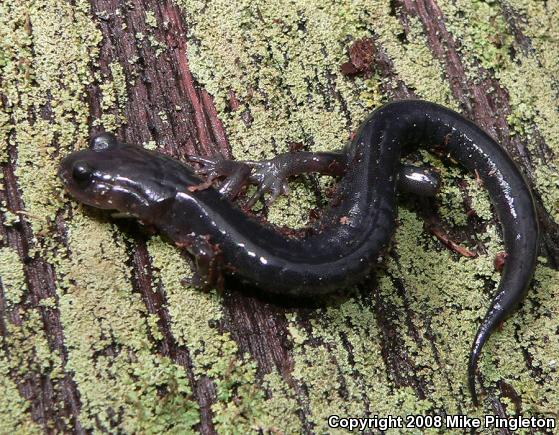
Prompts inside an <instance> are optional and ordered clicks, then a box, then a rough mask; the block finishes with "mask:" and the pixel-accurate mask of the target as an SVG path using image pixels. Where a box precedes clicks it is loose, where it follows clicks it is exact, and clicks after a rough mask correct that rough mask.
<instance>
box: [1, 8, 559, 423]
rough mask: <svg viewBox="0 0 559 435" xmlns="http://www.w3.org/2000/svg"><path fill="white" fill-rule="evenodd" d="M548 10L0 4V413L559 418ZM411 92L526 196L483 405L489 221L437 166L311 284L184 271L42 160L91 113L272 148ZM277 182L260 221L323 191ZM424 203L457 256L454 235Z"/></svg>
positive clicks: (294, 221)
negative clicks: (203, 282)
mask: <svg viewBox="0 0 559 435" xmlns="http://www.w3.org/2000/svg"><path fill="white" fill-rule="evenodd" d="M557 13H559V3H558V2H557V1H556V0H554V1H548V2H535V1H534V2H516V1H509V2H487V3H484V2H477V1H476V2H462V1H454V2H447V1H443V0H439V1H434V0H416V1H408V0H397V1H391V2H388V1H377V2H365V1H363V2H361V1H354V2H342V3H340V2H335V1H332V2H302V3H301V4H297V5H295V4H292V3H291V2H282V3H281V4H278V5H276V4H268V3H266V2H242V1H239V2H237V3H236V4H230V2H225V1H223V2H221V1H216V2H204V1H203V2H199V3H198V2H196V1H194V0H178V1H176V2H173V1H172V0H162V1H156V0H131V1H128V2H120V1H118V0H92V1H91V2H90V3H87V2H85V1H82V0H77V1H75V2H65V1H55V2H49V1H46V0H45V1H44V2H19V3H18V4H10V5H8V4H0V165H1V169H2V179H1V182H2V184H1V186H0V206H1V207H2V208H1V209H0V212H1V218H2V225H0V282H1V284H2V285H1V286H0V333H1V335H2V337H3V341H2V349H1V351H0V375H1V376H0V378H2V380H1V381H0V382H2V384H1V385H2V388H3V390H5V391H6V394H5V395H4V397H3V398H0V408H1V409H2V411H0V432H2V433H4V432H6V433H8V432H14V431H16V430H19V431H20V432H33V431H42V432H49V433H50V432H77V433H88V432H93V431H102V432H139V433H143V432H164V431H171V430H176V431H178V432H192V431H200V432H202V433H214V432H224V433H231V432H242V431H251V432H284V433H288V432H304V433H313V432H327V431H329V428H328V422H327V417H328V416H329V415H333V414H338V415H340V416H352V417H372V416H379V417H387V416H389V415H394V416H406V415H412V414H418V415H437V416H441V417H443V418H444V417H445V416H446V415H454V414H467V415H469V416H472V417H481V416H482V415H484V414H495V415H498V416H500V417H514V416H515V415H523V416H526V417H529V416H533V415H543V416H547V417H553V418H556V419H557V415H558V413H559V396H558V393H557V385H558V384H559V373H558V369H557V364H558V361H559V305H558V302H557V301H558V300H559V298H558V296H559V272H558V271H557V265H558V264H559V227H558V222H557V219H558V217H559V194H558V193H557V192H558V187H559V172H558V171H557V167H558V161H557V155H558V152H559V128H558V127H557V125H559V122H558V121H559V105H558V104H557V101H559V98H558V96H559V95H558V91H557V89H558V88H559V65H558V64H557V61H556V59H557V58H559V33H557V32H558V31H559V30H558V29H559V25H557V22H556V19H555V22H554V21H553V20H554V18H553V17H554V16H555V15H554V14H557ZM536 27H539V28H536ZM356 41H358V42H357V45H354V44H355V43H356ZM553 59H555V61H554V60H553ZM519 83H520V84H519ZM406 98H425V99H430V100H433V101H436V102H438V103H441V104H445V105H448V106H450V107H453V108H455V109H457V110H460V111H461V112H462V113H463V114H464V115H465V116H466V117H468V118H470V119H472V120H473V121H475V122H476V123H478V124H479V125H480V126H481V127H482V128H484V129H485V130H486V131H487V132H488V133H489V134H491V135H492V136H493V137H494V138H495V139H497V140H498V141H499V142H500V143H501V144H502V145H503V146H504V147H505V148H506V149H507V150H508V151H509V152H510V153H511V155H513V157H514V158H515V160H516V161H517V162H518V164H519V166H520V167H521V168H522V170H523V172H524V174H525V175H526V177H527V180H528V182H529V183H530V185H531V186H532V187H533V189H534V193H535V196H536V201H537V206H538V215H539V217H540V223H541V227H542V230H543V234H542V252H541V255H542V259H541V262H540V264H539V265H538V272H537V277H536V281H535V283H534V286H533V290H532V291H531V292H530V295H529V296H528V298H527V301H526V303H525V304H523V306H522V307H521V309H520V311H519V313H518V314H517V315H515V316H514V318H513V319H511V320H509V321H508V322H507V323H506V324H505V325H504V328H503V331H501V332H500V333H497V334H496V337H495V338H494V339H492V340H491V342H490V343H489V346H488V347H487V349H486V350H485V354H484V358H483V360H482V364H481V367H480V368H481V370H480V376H479V381H481V382H483V385H484V386H485V388H484V389H483V398H484V404H483V407H481V408H479V409H475V408H473V407H472V405H471V402H470V398H469V396H468V392H467V388H466V383H465V370H466V361H467V354H468V351H469V346H470V342H471V339H472V338H473V335H474V332H475V329H476V327H477V325H478V323H479V321H480V319H481V316H483V314H484V310H485V309H486V307H487V305H488V303H489V300H490V295H491V292H492V291H493V290H494V288H495V281H497V280H498V273H496V272H495V271H494V270H493V257H494V256H495V254H497V253H498V252H499V250H500V249H499V246H500V245H499V243H500V242H499V237H498V235H497V230H496V222H495V219H494V217H493V216H492V214H491V209H490V207H489V205H488V202H487V198H486V196H485V195H484V193H483V189H482V188H480V187H479V186H476V183H475V181H474V180H473V178H472V177H470V178H468V176H467V175H465V174H464V173H462V172H459V171H458V170H457V169H456V168H455V167H454V166H453V165H452V163H451V162H448V161H445V160H444V159H443V160H441V159H439V158H432V159H431V164H433V165H436V166H437V167H439V169H441V171H442V173H443V176H444V177H445V181H446V183H447V185H446V188H445V190H444V191H443V194H442V195H441V197H440V198H437V199H436V200H433V201H427V202H426V201H420V200H417V199H414V198H409V197H407V196H403V197H402V198H401V201H400V206H401V212H400V218H399V228H398V231H397V234H396V236H395V242H394V246H393V248H392V250H391V252H390V255H389V256H388V258H386V259H385V261H384V263H383V265H382V266H381V267H380V268H379V270H378V272H377V274H376V275H375V276H373V277H371V278H370V279H369V280H367V281H366V282H364V283H363V284H362V285H360V286H359V288H358V289H354V290H352V291H350V292H349V294H340V295H336V296H334V297H332V298H328V299H325V300H319V301H293V300H287V299H286V298H281V297H280V298H277V299H273V300H270V299H267V298H262V297H261V296H260V295H259V294H258V291H257V290H255V289H244V288H239V287H238V286H234V285H230V286H228V287H227V288H226V289H225V291H224V293H223V294H217V293H212V294H205V293H203V292H201V291H199V290H196V289H192V288H186V287H183V286H182V285H181V283H180V282H181V278H182V277H183V276H184V275H185V274H188V273H189V260H188V259H187V258H186V257H185V256H181V254H180V252H179V251H178V250H176V249H174V248H173V247H171V246H169V245H168V244H167V243H166V242H164V241H161V240H160V239H159V238H157V237H156V236H152V235H148V234H146V232H145V231H143V230H142V229H141V228H140V227H139V225H137V224H135V223H127V222H121V223H117V224H114V223H113V221H112V220H111V219H110V218H109V217H107V216H106V215H104V214H102V213H98V212H95V211H91V210H88V209H86V208H84V207H81V206H78V205H77V204H76V203H75V202H73V201H71V200H70V199H69V198H65V197H62V193H61V192H62V189H61V185H60V183H59V182H57V179H56V168H57V164H58V162H59V160H60V159H61V158H62V157H63V156H64V155H66V154H67V153H68V152H70V151H71V150H73V149H76V148H80V147H84V146H85V145H86V142H87V139H88V137H89V136H92V135H94V134H96V133H98V132H100V131H103V130H111V131H115V133H116V134H117V135H118V136H119V137H120V138H122V139H124V140H125V141H128V142H130V143H137V144H145V145H146V146H150V147H157V148H158V149H160V150H162V151H164V152H166V153H168V154H170V155H173V156H175V157H177V158H183V159H184V157H185V156H186V155H187V154H197V155H205V156H208V155H213V154H221V155H223V156H226V157H232V156H234V157H235V158H259V157H264V156H268V157H269V156H271V155H273V154H275V153H278V152H282V151H286V150H287V149H289V148H293V147H302V148H304V149H307V150H316V149H336V148H339V147H340V146H342V145H343V143H344V142H345V141H346V140H347V139H348V138H349V137H350V136H351V132H352V130H353V129H355V128H356V127H357V125H358V124H359V122H360V120H361V119H362V118H363V117H364V116H365V114H366V113H368V112H369V111H370V110H372V109H373V108H374V107H377V106H378V105H380V104H381V103H382V102H385V101H389V100H391V99H406ZM550 102H551V103H550ZM416 157H418V158H420V159H421V158H423V159H425V158H426V157H421V156H419V155H418V156H416ZM293 186H294V189H293V190H294V192H293V193H292V194H291V195H290V197H289V198H287V199H285V198H284V199H282V200H280V201H279V203H278V204H277V205H276V206H274V207H272V208H271V209H270V210H267V214H268V218H269V219H270V220H271V221H273V222H274V223H276V224H279V225H299V226H301V225H304V223H305V220H306V216H307V215H308V214H309V212H311V211H312V209H313V208H315V207H318V206H320V205H321V204H322V203H324V202H325V198H326V196H327V195H326V194H325V193H324V192H325V191H326V189H325V187H324V186H325V182H324V180H321V179H318V178H311V177H309V178H308V179H305V180H298V181H296V182H295V183H294V184H293ZM299 210H304V211H299ZM311 214H312V213H311ZM466 215H468V216H466ZM422 221H426V222H427V223H429V224H431V225H436V226H437V227H438V228H443V231H445V232H447V233H448V234H449V237H451V238H452V239H453V240H454V241H455V242H457V243H461V244H463V245H464V246H467V247H468V249H470V250H472V251H474V252H476V253H477V254H478V257H477V258H475V259H461V258H460V257H459V256H458V255H457V254H455V253H450V252H449V251H448V250H447V248H445V247H444V246H443V244H442V243H440V242H439V241H437V240H435V239H434V238H433V237H432V236H431V235H430V233H429V232H428V231H427V229H425V230H423V229H422V225H423V224H422ZM443 427H444V426H443ZM493 430H496V429H493ZM458 432H461V430H458ZM500 432H501V433H512V431H511V430H510V429H501V430H500Z"/></svg>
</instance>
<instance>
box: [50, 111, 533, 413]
mask: <svg viewBox="0 0 559 435" xmlns="http://www.w3.org/2000/svg"><path fill="white" fill-rule="evenodd" d="M417 144H423V145H430V146H436V147H437V148H439V149H440V148H441V147H442V148H443V149H444V150H445V151H446V152H447V153H448V154H449V155H450V156H451V157H452V158H453V159H454V160H456V161H458V162H459V163H460V164H462V165H463V166H465V167H466V168H467V169H469V170H470V171H471V172H472V173H473V172H475V173H476V174H478V175H479V177H480V178H481V179H482V181H483V183H484V186H485V187H486V188H487V190H488V191H489V194H490V197H491V201H492V203H493V205H494V208H495V211H496V213H497V215H498V217H499V220H500V222H501V225H502V228H503V236H504V243H505V249H506V253H507V258H506V264H505V268H504V271H503V275H502V278H501V282H500V283H499V287H498V289H497V293H496V295H495V298H494V300H493V302H492V303H491V306H490V308H489V311H488V313H487V315H486V316H485V318H484V320H483V322H482V324H481V326H480V328H479V330H478V333H477V335H476V339H475V341H474V344H473V348H472V352H471V357H470V363H469V384H470V390H471V393H472V397H473V399H474V403H477V396H476V393H475V378H474V375H475V371H476V366H477V360H478V357H479V354H480V352H481V348H482V346H483V344H484V343H485V341H486V340H487V338H488V337H489V335H490V334H491V332H492V331H493V330H494V329H495V328H496V326H498V325H499V323H500V322H501V321H503V320H504V319H505V317H506V316H507V315H509V314H510V313H512V312H513V310H514V309H515V308H516V306H517V305H518V303H519V302H520V301H521V300H522V298H523V297H524V295H525V292H526V290H527V287H528V285H529V283H530V280H531V278H532V275H533V271H534V267H535V260H536V256H537V250H538V226H537V221H536V215H535V211H534V204H533V200H532V195H531V193H530V190H529V188H528V186H527V185H526V182H525V181H524V179H523V177H522V175H521V174H520V172H519V171H518V169H517V168H516V166H515V164H514V162H513V161H512V159H511V158H510V157H509V156H508V155H507V153H506V152H505V151H504V150H503V149H502V148H501V147H500V146H499V145H498V144H497V143H496V142H495V141H493V140H492V139H491V138H490V137H489V136H488V135H487V134H485V133H484V132H483V131H481V130H480V129H479V128H478V127H477V126H476V125H474V124H473V123H471V122H469V121H467V120H466V119H464V118H463V117H462V116H460V115H459V114H457V113H455V112H453V111H451V110H449V109H446V108H444V107H441V106H438V105H436V104H433V103H428V102H425V101H400V102H394V103H390V104H387V105H385V106H383V107H381V108H380V109H378V110H376V111H374V112H373V113H372V114H371V116H370V117H369V118H368V119H367V120H365V122H364V123H363V124H362V126H361V127H360V129H359V131H358V133H357V134H356V135H355V138H354V139H353V141H352V142H351V143H349V144H348V145H347V146H346V148H345V149H344V150H343V151H341V152H340V153H320V154H316V155H315V156H316V157H315V158H314V159H313V158H312V157H313V155H312V154H310V153H295V154H285V155H282V156H278V158H277V159H272V161H269V162H272V163H270V167H267V169H266V170H265V171H266V172H263V173H265V174H268V175H269V174H270V173H274V172H273V171H275V170H277V171H278V174H281V176H283V177H286V176H289V175H293V174H295V173H300V172H304V171H306V170H308V171H321V172H331V173H343V174H344V175H343V177H342V178H341V180H340V182H339V185H338V189H337V194H336V197H335V198H334V199H333V201H332V202H331V205H330V206H329V207H328V208H327V210H325V212H324V214H323V215H322V217H321V220H320V222H319V224H318V226H317V229H316V230H315V231H314V232H313V233H311V234H309V235H308V236H306V237H303V238H295V237H289V236H287V235H285V234H283V233H281V232H279V231H278V230H277V229H274V228H272V227H269V226H265V225H262V224H261V223H259V222H258V221H257V220H255V219H253V218H251V217H250V216H248V215H247V214H245V213H244V212H243V211H241V210H240V209H239V208H238V207H237V206H236V205H235V204H234V203H232V202H231V201H229V200H228V199H227V198H226V197H225V196H224V195H223V194H222V193H223V192H222V193H220V192H219V191H217V190H215V189H213V188H211V187H209V188H207V186H204V187H203V188H201V187H200V185H201V183H203V181H202V180H201V179H200V178H198V177H197V176H196V175H195V173H194V172H193V170H192V169H191V168H190V167H189V166H186V165H184V164H182V163H180V162H178V161H176V160H173V159H171V158H169V157H166V156H164V155H162V154H159V153H155V152H152V151H148V150H144V149H142V148H140V147H137V146H132V145H126V144H122V143H119V142H118V141H116V139H115V138H114V137H113V136H111V135H106V134H105V135H102V136H99V137H97V138H96V139H94V141H93V143H92V149H90V150H84V151H78V152H75V153H73V154H71V155H70V156H68V157H67V158H66V159H64V161H63V162H62V165H61V169H60V176H61V178H62V180H63V182H64V184H65V186H66V188H67V190H68V191H69V192H70V193H71V194H72V195H73V196H74V197H75V198H76V199H78V200H79V201H81V202H84V203H86V204H89V205H92V206H95V207H99V208H105V209H115V210H118V211H120V212H125V213H129V214H131V215H133V216H135V217H137V218H139V219H141V220H142V221H145V222H148V223H150V224H152V225H154V226H155V227H157V228H158V229H159V231H161V232H162V233H164V234H165V235H166V236H168V237H169V238H170V239H172V240H173V241H174V242H175V243H177V244H178V245H179V246H183V247H185V248H186V249H187V250H188V251H189V252H190V253H191V254H193V255H194V257H195V259H196V262H197V264H198V267H199V269H200V270H201V272H203V273H205V274H207V275H208V276H209V277H208V278H207V280H208V281H211V282H215V278H216V276H215V275H216V273H217V275H219V276H220V275H221V273H222V271H226V272H227V273H230V274H234V275H237V276H240V277H241V278H242V279H243V280H246V281H248V282H250V283H252V284H254V285H256V286H257V287H259V288H260V289H261V290H262V291H264V292H270V293H276V294H282V295H295V296H300V295H303V296H312V295H317V294H324V293H328V292H332V291H334V290H337V289H340V288H344V287H348V286H351V285H353V284H356V283H358V282H359V281H360V280H362V279H363V278H364V277H365V276H366V275H368V274H369V273H370V272H371V269H372V267H373V266H374V265H375V264H376V263H378V262H379V261H381V260H382V257H381V256H382V254H383V253H384V251H385V250H386V248H387V245H388V243H389V241H390V239H391V237H392V234H393V232H394V227H395V223H394V221H395V217H396V201H395V195H396V187H397V178H398V177H397V174H398V172H401V171H400V163H399V160H400V156H401V154H402V151H405V150H406V148H409V147H412V146H415V145H417ZM325 162H326V163H325ZM336 162H337V163H339V164H341V165H342V169H341V170H340V168H339V167H336V166H335V165H334V166H333V165H332V164H333V163H336ZM280 167H283V170H279V169H278V168H280ZM326 168H334V169H332V170H327V169H326ZM228 175H231V174H230V173H229V174H228ZM257 178H258V177H257ZM412 178H413V177H412ZM266 180H267V179H266V177H265V176H263V177H262V179H259V181H260V182H262V183H265V182H266ZM283 181H284V180H278V182H279V183H280V184H281V183H282V182H283ZM206 184H207V183H206ZM419 186H421V184H419ZM419 190H420V191H421V187H420V188H419ZM419 193H421V192H419ZM216 271H217V272H216ZM212 274H213V276H211V275H212Z"/></svg>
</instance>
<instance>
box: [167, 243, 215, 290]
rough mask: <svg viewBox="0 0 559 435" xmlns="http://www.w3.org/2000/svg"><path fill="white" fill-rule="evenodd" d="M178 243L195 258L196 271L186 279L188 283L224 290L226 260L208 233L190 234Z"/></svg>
mask: <svg viewBox="0 0 559 435" xmlns="http://www.w3.org/2000/svg"><path fill="white" fill-rule="evenodd" d="M176 245H177V246H178V247H180V248H184V249H186V251H187V252H188V253H189V254H190V255H192V257H193V258H194V269H195V270H194V273H193V275H192V278H190V279H185V280H184V281H185V283H186V284H191V285H193V286H194V287H197V288H200V289H202V290H206V291H209V290H211V289H217V290H219V291H222V290H223V269H224V260H223V256H222V252H221V249H220V247H219V245H217V244H214V243H212V242H211V241H210V238H209V236H207V235H203V236H202V235H195V234H189V235H188V236H187V237H186V238H185V239H184V240H182V241H180V242H177V243H176Z"/></svg>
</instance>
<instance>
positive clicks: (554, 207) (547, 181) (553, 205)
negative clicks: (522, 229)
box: [535, 161, 559, 222]
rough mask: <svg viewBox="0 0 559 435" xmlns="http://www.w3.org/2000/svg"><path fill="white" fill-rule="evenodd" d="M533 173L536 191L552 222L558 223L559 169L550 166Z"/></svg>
mask: <svg viewBox="0 0 559 435" xmlns="http://www.w3.org/2000/svg"><path fill="white" fill-rule="evenodd" d="M557 163H559V161H558V162H557ZM535 172H536V183H537V189H538V191H539V192H540V195H541V198H542V201H543V204H544V206H545V208H546V210H547V211H548V212H549V213H550V215H551V217H552V218H553V220H554V221H555V222H559V169H558V168H557V166H555V165H551V164H550V165H549V166H543V165H542V166H539V167H538V168H536V171H535Z"/></svg>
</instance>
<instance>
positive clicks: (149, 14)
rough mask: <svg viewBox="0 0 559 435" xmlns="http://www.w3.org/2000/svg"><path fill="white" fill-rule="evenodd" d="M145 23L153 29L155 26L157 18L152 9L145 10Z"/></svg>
mask: <svg viewBox="0 0 559 435" xmlns="http://www.w3.org/2000/svg"><path fill="white" fill-rule="evenodd" d="M146 24H147V25H148V26H149V27H152V28H154V29H156V28H157V18H156V17H155V13H154V12H153V11H146Z"/></svg>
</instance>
